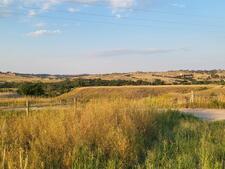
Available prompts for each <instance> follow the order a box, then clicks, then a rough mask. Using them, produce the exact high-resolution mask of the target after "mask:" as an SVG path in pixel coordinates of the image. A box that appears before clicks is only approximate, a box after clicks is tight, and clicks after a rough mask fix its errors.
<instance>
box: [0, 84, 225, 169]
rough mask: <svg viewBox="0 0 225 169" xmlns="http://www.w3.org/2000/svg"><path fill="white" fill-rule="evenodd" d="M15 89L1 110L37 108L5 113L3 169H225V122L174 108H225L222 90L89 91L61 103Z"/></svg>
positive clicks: (0, 119) (0, 135)
mask: <svg viewBox="0 0 225 169" xmlns="http://www.w3.org/2000/svg"><path fill="white" fill-rule="evenodd" d="M192 91H194V94H195V99H194V101H193V102H192V103H190V97H191V92H192ZM10 92H11V93H13V92H14V91H7V90H5V91H2V93H3V94H6V95H5V97H2V98H1V97H0V107H25V104H26V101H27V100H29V101H30V103H31V104H32V106H34V107H33V108H32V109H31V112H30V114H29V116H26V112H25V111H24V109H21V110H5V111H1V110H0V166H1V167H2V168H4V169H156V168H157V169H165V168H166V169H192V168H193V169H194V168H199V169H200V168H201V169H212V168H213V169H224V168H225V122H224V121H221V122H213V123H210V122H205V121H201V120H199V119H197V118H194V117H192V116H189V115H183V114H180V113H179V112H178V111H176V110H174V109H178V108H184V107H205V108H225V88H224V86H220V85H192V86H185V85H184V86H182V85H179V86H124V87H86V88H77V89H74V90H73V91H71V92H69V93H67V94H64V95H62V96H59V97H55V98H37V97H23V98H12V97H11V98H9V97H7V93H10ZM3 94H2V95H3ZM74 98H77V102H76V104H74V102H73V101H74V100H73V99H74ZM57 104H59V105H61V106H56V105H57ZM65 105H67V106H65ZM39 106H44V107H42V108H40V109H38V107H39ZM49 106H50V107H49Z"/></svg>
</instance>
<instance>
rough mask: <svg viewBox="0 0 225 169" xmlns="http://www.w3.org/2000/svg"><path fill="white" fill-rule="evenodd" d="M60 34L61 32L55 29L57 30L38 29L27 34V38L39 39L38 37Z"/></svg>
mask: <svg viewBox="0 0 225 169" xmlns="http://www.w3.org/2000/svg"><path fill="white" fill-rule="evenodd" d="M60 33H61V31H60V30H59V29H57V30H46V29H40V30H36V31H34V32H29V33H27V36H30V37H40V36H45V35H55V34H60Z"/></svg>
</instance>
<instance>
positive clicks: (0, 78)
mask: <svg viewBox="0 0 225 169" xmlns="http://www.w3.org/2000/svg"><path fill="white" fill-rule="evenodd" d="M78 78H82V79H102V80H131V81H138V80H143V81H147V82H153V81H155V80H157V79H159V80H162V81H164V82H165V84H208V83H216V82H223V81H225V70H197V71H193V70H177V71H167V72H140V71H139V72H130V73H111V74H81V75H50V74H22V73H14V72H0V83H1V82H43V83H51V82H59V81H63V80H65V79H70V80H74V79H78Z"/></svg>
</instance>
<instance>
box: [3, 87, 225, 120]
mask: <svg viewBox="0 0 225 169" xmlns="http://www.w3.org/2000/svg"><path fill="white" fill-rule="evenodd" d="M157 97H158V96H155V97H151V98H157ZM209 100H210V101H212V102H215V104H216V103H222V104H221V105H218V106H217V108H225V96H224V95H219V96H217V95H215V96H212V95H210V96H202V95H197V94H195V93H194V91H192V92H191V93H189V94H188V95H185V96H183V95H182V99H178V98H176V97H174V98H172V97H171V98H169V99H167V100H166V101H168V102H169V103H171V104H172V105H175V106H178V105H181V106H184V105H185V106H193V107H195V106H196V107H198V106H201V105H203V104H205V103H207V102H208V101H209ZM85 102H87V100H85V99H84V98H78V97H74V98H70V99H57V100H53V101H47V102H35V101H31V100H29V99H27V100H24V102H23V103H22V104H21V105H19V106H14V105H8V106H4V105H3V106H1V105H0V111H1V110H2V111H5V110H21V111H25V112H26V115H27V116H29V114H30V111H31V110H32V109H42V108H48V107H49V108H50V107H57V106H70V107H73V111H74V112H75V111H76V109H77V108H78V104H82V103H85ZM153 104H154V103H153ZM160 106H161V105H160Z"/></svg>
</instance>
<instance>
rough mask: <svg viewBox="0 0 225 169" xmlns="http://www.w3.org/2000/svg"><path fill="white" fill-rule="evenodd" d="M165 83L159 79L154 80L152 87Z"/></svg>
mask: <svg viewBox="0 0 225 169" xmlns="http://www.w3.org/2000/svg"><path fill="white" fill-rule="evenodd" d="M164 84H165V82H164V81H163V80H161V79H155V80H154V82H152V85H164Z"/></svg>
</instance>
